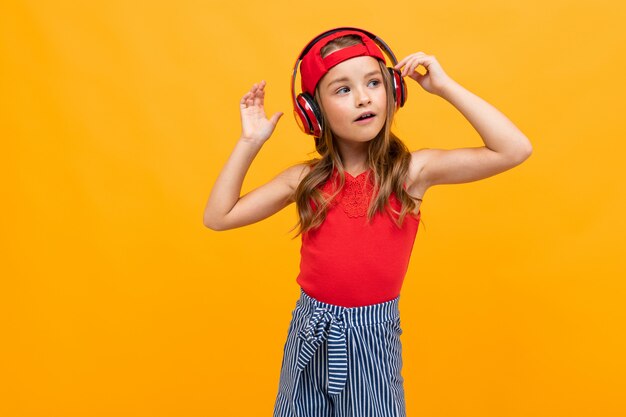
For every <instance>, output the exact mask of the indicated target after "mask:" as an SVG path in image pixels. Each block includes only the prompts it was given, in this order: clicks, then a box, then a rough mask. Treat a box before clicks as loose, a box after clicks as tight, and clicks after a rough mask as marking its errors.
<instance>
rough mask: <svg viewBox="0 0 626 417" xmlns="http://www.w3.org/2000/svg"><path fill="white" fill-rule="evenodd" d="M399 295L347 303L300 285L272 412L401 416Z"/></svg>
mask: <svg viewBox="0 0 626 417" xmlns="http://www.w3.org/2000/svg"><path fill="white" fill-rule="evenodd" d="M399 298H400V297H397V298H395V299H393V300H391V301H387V302H384V303H379V304H372V305H368V306H361V307H351V308H348V307H342V306H337V305H333V304H327V303H323V302H321V301H318V300H316V299H314V298H313V297H311V296H309V295H308V294H306V293H305V292H304V291H303V290H302V289H301V294H300V298H299V299H298V301H297V302H296V307H295V309H294V310H293V313H292V320H291V323H290V325H289V331H288V333H287V342H286V343H285V347H284V355H283V362H282V365H281V371H280V382H279V387H278V395H277V396H276V403H275V406H274V417H405V416H406V407H405V402H404V385H403V382H404V378H403V377H402V375H401V371H402V344H401V342H400V335H401V334H402V329H401V328H400V312H399V309H398V302H399Z"/></svg>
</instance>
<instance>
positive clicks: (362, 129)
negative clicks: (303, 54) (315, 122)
mask: <svg viewBox="0 0 626 417" xmlns="http://www.w3.org/2000/svg"><path fill="white" fill-rule="evenodd" d="M318 88H319V89H320V99H321V101H322V106H323V107H324V113H325V115H326V120H327V121H328V123H329V125H330V126H329V127H330V129H331V130H332V132H333V133H334V134H335V136H336V137H337V138H338V139H341V140H346V141H355V142H368V141H370V140H372V139H374V138H375V137H376V135H378V133H379V132H380V130H381V129H382V128H383V126H384V125H385V120H386V119H387V92H386V91H385V85H384V84H383V77H382V74H381V72H380V66H379V65H378V60H377V59H376V58H373V57H371V56H359V57H355V58H350V59H348V60H345V61H343V62H341V63H339V64H337V65H335V66H334V67H333V68H331V69H330V70H329V71H328V72H327V73H326V74H325V75H324V77H322V79H321V80H320V82H319V84H318ZM364 112H370V113H372V114H374V117H370V118H367V119H365V120H362V121H357V119H358V118H359V116H361V114H363V113H364Z"/></svg>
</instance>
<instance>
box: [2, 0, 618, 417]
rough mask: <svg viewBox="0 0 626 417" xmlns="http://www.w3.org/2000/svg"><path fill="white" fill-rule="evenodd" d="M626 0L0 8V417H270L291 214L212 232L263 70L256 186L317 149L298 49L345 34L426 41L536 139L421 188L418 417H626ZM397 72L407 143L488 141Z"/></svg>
mask: <svg viewBox="0 0 626 417" xmlns="http://www.w3.org/2000/svg"><path fill="white" fill-rule="evenodd" d="M625 18H626V13H625V6H624V4H623V2H617V1H594V2H591V1H588V2H582V1H537V0H531V1H524V2H518V1H515V2H512V1H509V2H503V1H500V0H490V1H486V0H479V1H473V2H467V1H460V0H457V1H439V2H416V1H410V2H409V1H406V2H391V3H389V2H388V3H385V2H380V1H347V2H341V1H334V0H333V1H326V0H320V1H316V2H305V3H298V2H295V3H294V2H290V1H286V0H285V1H274V2H256V1H236V2H234V1H233V2H201V1H186V0H179V1H176V2H174V1H171V2H165V1H142V2H138V1H111V0H109V1H90V2H70V1H19V2H18V1H8V0H7V1H3V2H2V5H1V6H0V60H1V61H0V100H1V108H0V110H1V111H0V137H1V140H2V148H3V149H2V161H3V162H2V164H1V170H2V174H3V175H2V185H3V187H2V194H3V199H2V201H3V204H2V213H1V214H2V215H1V216H0V218H1V221H2V240H1V242H2V248H1V249H2V265H3V267H2V272H1V274H2V279H1V283H2V286H1V287H0V335H1V336H0V337H1V338H2V341H1V343H0V415H2V416H7V417H18V416H19V417H21V416H46V417H49V416H63V417H73V416H134V417H140V416H151V417H161V416H189V417H192V416H270V415H271V413H272V410H273V405H274V399H275V396H276V392H277V387H278V377H279V370H280V365H281V360H282V354H283V351H282V349H283V344H284V341H285V337H286V334H287V328H288V325H289V320H290V317H291V311H292V310H293V307H294V306H295V301H296V299H297V297H298V295H299V287H298V286H297V284H296V282H295V278H296V276H297V273H298V267H299V249H300V239H299V238H298V239H295V240H292V239H291V237H292V236H293V232H289V229H290V228H291V227H292V226H293V225H294V224H295V222H296V220H297V219H296V210H295V206H294V205H291V206H289V207H288V208H287V209H285V210H283V211H281V212H280V213H278V214H277V215H275V216H272V217H270V218H269V219H266V220H264V221H262V222H259V223H256V224H253V225H250V226H248V227H244V228H240V229H235V230H230V231H225V232H215V231H212V230H209V229H207V228H205V227H204V226H203V224H202V213H203V210H204V205H205V203H206V200H207V198H208V195H209V192H210V190H211V187H212V185H213V183H214V181H215V179H216V178H217V175H218V173H219V172H220V169H221V167H222V166H223V164H224V163H225V162H226V160H227V158H228V156H229V155H230V152H231V151H232V149H233V147H234V145H235V143H236V140H237V138H238V135H239V133H240V120H239V107H238V105H239V100H240V98H241V96H242V95H243V94H244V93H245V92H246V91H247V90H248V89H249V88H250V87H251V86H252V84H253V83H255V82H259V81H261V80H262V79H265V80H266V81H267V97H266V110H267V112H268V114H273V113H274V112H276V111H283V112H285V115H284V116H283V118H282V119H281V120H280V122H279V125H278V127H277V129H276V132H275V134H274V135H273V137H272V138H271V139H270V140H269V141H268V142H267V144H266V145H265V146H264V148H263V149H262V150H261V152H260V153H259V155H258V156H257V158H256V160H255V161H254V162H253V164H252V166H251V168H250V170H249V172H248V175H247V177H246V180H245V182H244V185H243V189H242V193H245V192H248V191H250V190H251V189H253V188H255V187H257V186H259V185H261V184H263V183H264V182H266V181H268V180H269V179H271V178H272V177H273V176H274V175H275V174H276V173H277V172H279V170H282V169H284V168H286V167H287V166H289V165H291V164H294V163H296V162H298V161H301V160H303V159H306V158H308V157H310V156H312V155H313V154H312V152H313V150H314V148H313V144H312V138H310V137H307V136H305V135H303V134H302V133H301V132H300V131H299V129H298V127H297V125H296V123H295V121H294V119H293V117H292V108H291V97H290V91H289V83H290V76H291V71H292V68H293V64H294V61H295V58H296V56H297V54H298V53H299V52H300V51H301V49H302V47H303V46H304V45H305V44H306V42H308V41H309V40H310V39H311V38H313V37H314V36H316V35H317V34H319V33H320V32H322V31H325V30H327V29H330V28H333V27H337V26H357V27H361V28H364V29H367V30H370V31H372V32H374V33H375V34H377V35H379V36H380V37H382V39H384V40H385V41H386V42H387V43H388V44H389V45H390V46H391V47H392V49H393V50H394V52H395V53H396V55H397V57H398V59H402V58H403V57H405V56H407V55H408V54H411V53H414V52H418V51H424V52H426V53H427V54H432V55H435V56H436V57H437V59H438V60H439V62H440V63H441V65H442V66H443V68H444V70H445V71H446V72H447V73H448V74H449V75H450V76H451V77H452V78H454V79H455V80H456V81H457V82H459V83H460V84H461V85H463V86H465V87H466V88H467V89H469V90H470V91H472V92H474V93H476V94H478V95H479V96H481V97H482V98H484V99H485V100H487V101H488V102H490V103H491V104H493V105H494V106H496V107H497V108H498V109H499V110H501V111H502V112H503V113H504V114H505V115H507V116H508V117H509V118H510V119H511V120H512V121H513V122H514V123H515V124H516V125H517V126H518V127H519V128H520V129H521V130H522V131H523V132H524V133H525V134H526V135H527V136H528V137H529V139H530V140H531V142H532V144H533V146H534V153H533V155H532V156H531V157H530V159H528V160H527V161H526V162H525V163H523V164H522V165H520V166H518V167H516V168H514V169H512V170H510V171H507V172H505V173H503V174H500V175H498V176H495V177H492V178H489V179H486V180H483V181H478V182H474V183H469V184H460V185H454V186H451V185H446V186H439V187H434V188H432V189H430V190H429V191H428V192H427V193H426V195H425V198H424V203H423V205H422V214H423V221H424V223H423V224H421V225H420V229H419V232H418V235H417V240H416V242H415V247H414V251H413V256H412V260H411V264H410V266H409V271H408V273H407V276H406V279H405V284H404V288H403V292H402V296H401V302H400V308H401V312H402V327H403V330H404V334H403V336H402V341H403V357H404V369H403V375H404V377H405V389H406V401H407V407H408V415H409V416H410V417H417V416H425V417H442V416H455V417H456V416H464V417H473V416H480V417H486V416H494V417H496V416H497V417H503V416H507V417H508V416H534V417H540V416H546V417H547V416H550V417H555V416H567V417H573V416H602V417H608V416H623V415H626V400H625V396H624V392H625V390H624V385H625V379H626V355H625V352H626V340H625V337H624V329H625V325H626V311H625V310H626V308H625V306H624V305H625V299H626V297H625V296H626V283H625V277H626V274H625V272H626V264H625V260H624V258H625V255H626V254H625V251H624V249H625V247H626V245H625V243H626V239H625V237H624V236H625V232H626V227H625V222H624V212H625V210H626V199H625V193H624V180H625V179H626V175H624V169H625V164H624V152H625V151H626V145H625V144H624V127H625V126H624V122H623V120H624V95H625V93H626V88H625V82H624V68H625V64H626V58H625V54H624V52H625V50H624V45H625V44H626V42H625V41H626V39H625V38H626V36H625V35H626V33H625V31H624V25H623V22H624V21H625ZM407 80H408V83H409V99H408V102H407V105H406V106H405V107H404V108H403V109H402V110H401V112H400V113H399V114H398V118H397V122H396V132H397V133H398V134H399V136H400V137H401V138H403V139H404V141H405V142H406V143H407V145H408V146H409V148H411V149H412V150H413V149H417V148H419V147H439V148H447V149H450V148H455V147H465V146H481V145H482V141H481V139H480V137H479V136H478V134H477V133H476V131H475V130H474V129H473V128H472V127H471V125H470V124H469V123H468V122H467V120H465V119H464V118H463V116H462V115H461V114H460V113H459V112H458V111H457V110H456V109H455V108H454V107H453V106H451V105H450V104H449V103H448V102H446V101H445V100H443V99H441V98H440V97H437V96H433V95H430V94H428V93H427V92H425V91H424V90H423V89H422V88H421V87H420V86H419V85H418V84H417V83H416V82H414V81H413V80H409V79H407Z"/></svg>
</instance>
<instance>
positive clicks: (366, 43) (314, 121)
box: [291, 27, 407, 138]
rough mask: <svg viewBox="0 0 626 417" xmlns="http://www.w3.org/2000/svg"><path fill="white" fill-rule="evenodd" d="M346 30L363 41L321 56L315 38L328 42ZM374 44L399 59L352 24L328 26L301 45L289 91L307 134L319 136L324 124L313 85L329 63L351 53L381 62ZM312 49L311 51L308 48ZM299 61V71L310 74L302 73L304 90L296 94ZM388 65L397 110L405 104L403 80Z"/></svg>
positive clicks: (378, 41) (381, 57)
mask: <svg viewBox="0 0 626 417" xmlns="http://www.w3.org/2000/svg"><path fill="white" fill-rule="evenodd" d="M344 32H346V33H344ZM348 34H354V35H358V36H360V37H361V40H362V41H363V45H355V46H352V47H348V48H344V49H341V50H339V51H337V52H333V53H332V54H330V55H328V56H327V57H326V58H322V57H321V55H320V49H321V48H322V47H323V46H324V45H321V44H319V45H318V42H320V41H321V40H322V39H324V38H330V39H328V41H327V42H326V43H328V42H330V41H331V40H332V39H335V38H338V37H340V36H344V35H348ZM324 44H325V43H324ZM377 45H378V46H380V47H381V48H382V49H383V50H384V51H385V52H386V53H387V55H388V56H389V57H390V58H391V62H392V63H393V65H394V66H395V65H396V64H397V63H398V61H397V60H396V56H395V55H394V54H393V52H392V51H391V48H389V46H387V44H386V43H385V42H384V41H383V40H382V39H380V38H379V37H378V36H376V35H374V34H372V33H370V32H367V31H365V30H363V29H358V28H353V27H339V28H335V29H331V30H328V31H326V32H323V33H322V34H320V35H318V36H316V37H315V38H314V39H313V40H312V41H311V42H309V43H308V44H307V45H306V46H305V47H304V49H303V50H302V52H301V53H300V55H299V56H298V59H297V60H296V63H295V65H294V68H293V77H292V79H291V95H292V99H293V107H294V110H293V113H294V117H295V118H296V122H297V123H298V126H300V129H302V131H303V132H304V133H306V134H307V135H313V136H315V137H316V138H319V137H321V136H322V132H323V128H324V126H323V124H322V112H321V110H320V108H319V106H318V105H317V103H316V102H315V98H314V90H315V86H316V84H317V82H318V81H319V79H320V78H321V77H322V76H323V75H324V74H325V73H326V72H328V70H329V69H330V68H331V67H332V66H334V65H336V64H338V63H339V62H341V61H343V60H345V59H348V58H352V57H354V56H373V57H375V58H378V59H380V60H382V61H383V62H384V55H382V53H381V51H380V49H379V48H378V47H377ZM312 49H313V51H311V50H312ZM342 51H344V52H345V53H343V54H342V53H341V52H342ZM300 63H302V65H300V66H301V68H300V72H301V74H302V71H303V67H305V68H306V71H307V73H308V74H311V75H310V77H309V79H306V80H305V79H304V77H303V78H302V90H303V92H302V93H301V94H298V96H297V97H296V92H295V84H296V75H297V73H298V65H299V64H300ZM387 69H388V70H389V73H390V74H391V79H392V83H393V86H392V87H393V88H392V90H393V97H394V101H395V103H396V106H395V107H396V110H398V109H399V108H400V107H402V106H404V103H406V99H407V88H406V83H405V82H404V79H403V78H402V75H401V73H400V71H398V70H396V69H394V68H392V67H387Z"/></svg>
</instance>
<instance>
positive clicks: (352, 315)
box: [296, 288, 400, 328]
mask: <svg viewBox="0 0 626 417" xmlns="http://www.w3.org/2000/svg"><path fill="white" fill-rule="evenodd" d="M399 303H400V296H397V297H396V298H394V299H393V300H389V301H385V302H383V303H377V304H370V305H366V306H358V307H344V306H339V305H335V304H328V303H324V302H322V301H319V300H317V299H315V298H313V297H312V296H310V295H309V294H307V293H306V292H304V290H303V289H302V288H300V299H299V300H298V302H297V303H296V305H297V306H300V307H301V308H304V309H305V310H308V311H310V312H315V311H316V310H325V311H328V312H329V313H331V314H332V315H333V316H337V317H341V318H343V321H344V323H345V324H346V327H347V328H349V327H357V326H369V325H372V324H378V323H384V322H387V321H390V320H396V319H398V318H399V317H400V310H399Z"/></svg>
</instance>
